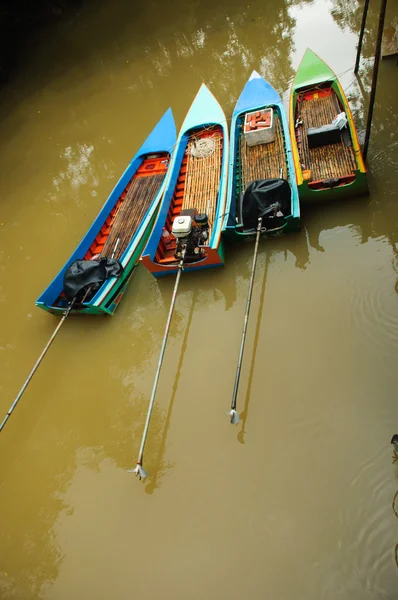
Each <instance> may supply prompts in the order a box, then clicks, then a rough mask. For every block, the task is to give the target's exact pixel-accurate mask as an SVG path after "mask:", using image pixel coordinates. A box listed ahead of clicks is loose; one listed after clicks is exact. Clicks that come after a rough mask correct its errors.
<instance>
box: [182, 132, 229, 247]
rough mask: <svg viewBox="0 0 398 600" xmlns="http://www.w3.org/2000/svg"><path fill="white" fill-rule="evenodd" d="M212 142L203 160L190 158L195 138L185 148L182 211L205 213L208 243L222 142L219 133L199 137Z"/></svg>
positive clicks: (215, 203) (212, 220)
mask: <svg viewBox="0 0 398 600" xmlns="http://www.w3.org/2000/svg"><path fill="white" fill-rule="evenodd" d="M207 138H211V139H212V140H213V141H214V151H213V152H212V153H211V154H210V155H208V156H205V157H203V158H197V157H195V156H192V154H191V151H192V150H193V149H194V147H195V137H193V138H192V139H190V140H189V142H188V144H187V148H186V151H185V153H186V156H187V166H186V180H185V189H184V201H183V204H182V209H187V208H195V209H196V210H197V211H198V212H199V213H205V214H206V215H207V216H208V218H209V237H208V241H207V242H206V243H209V240H210V238H211V232H212V229H213V226H214V220H215V216H216V210H217V198H218V192H219V189H220V178H221V162H222V140H223V136H222V133H221V132H218V131H217V132H214V133H213V134H211V135H209V136H206V137H201V138H200V139H207Z"/></svg>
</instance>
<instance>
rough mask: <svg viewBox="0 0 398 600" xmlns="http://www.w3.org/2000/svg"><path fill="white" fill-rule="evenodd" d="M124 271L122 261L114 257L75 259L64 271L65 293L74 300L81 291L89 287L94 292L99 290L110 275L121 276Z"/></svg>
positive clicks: (69, 298)
mask: <svg viewBox="0 0 398 600" xmlns="http://www.w3.org/2000/svg"><path fill="white" fill-rule="evenodd" d="M122 273H123V266H122V264H121V262H120V261H118V260H115V259H114V258H105V257H104V258H101V259H100V260H99V261H98V260H75V262H73V263H72V264H71V265H70V266H69V267H68V268H67V269H66V271H65V273H64V293H65V296H66V298H67V299H68V300H69V302H70V301H71V300H73V298H75V297H77V296H78V294H79V293H80V292H82V291H83V290H85V289H87V288H88V287H90V288H91V290H92V291H93V292H94V291H96V290H98V289H99V288H100V287H101V285H102V284H103V283H104V281H105V280H106V279H109V277H119V275H121V274H122Z"/></svg>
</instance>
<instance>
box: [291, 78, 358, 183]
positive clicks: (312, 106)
mask: <svg viewBox="0 0 398 600" xmlns="http://www.w3.org/2000/svg"><path fill="white" fill-rule="evenodd" d="M343 110H344V109H343V107H342V106H341V105H340V102H339V100H338V97H337V95H336V93H335V92H334V91H333V90H332V89H331V88H316V89H311V90H306V91H305V92H304V93H302V94H299V96H298V98H297V107H296V115H295V117H296V125H295V131H296V140H297V146H298V151H299V156H300V162H301V165H302V169H303V171H308V172H309V180H310V181H311V182H316V181H321V180H327V179H340V178H350V177H352V178H353V177H354V176H353V171H355V170H356V168H357V166H356V160H355V154H354V150H353V148H352V141H351V137H350V133H349V130H348V129H347V128H344V129H343V130H342V131H339V130H338V128H337V127H334V126H333V125H332V121H333V119H334V118H335V117H336V116H337V115H338V114H339V113H341V112H343ZM309 129H312V130H317V131H316V133H317V132H319V134H320V135H319V141H318V142H317V144H316V146H315V147H310V143H309V139H308V130H309ZM336 130H337V136H336ZM322 132H324V135H323V138H324V141H322ZM309 185H310V186H311V183H310V184H309Z"/></svg>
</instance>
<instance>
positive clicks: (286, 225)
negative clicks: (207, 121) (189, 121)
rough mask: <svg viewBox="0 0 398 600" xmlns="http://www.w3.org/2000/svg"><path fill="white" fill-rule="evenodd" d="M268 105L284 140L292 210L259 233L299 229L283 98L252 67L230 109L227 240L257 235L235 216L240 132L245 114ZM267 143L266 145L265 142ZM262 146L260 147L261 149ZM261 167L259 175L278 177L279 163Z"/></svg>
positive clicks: (225, 232)
mask: <svg viewBox="0 0 398 600" xmlns="http://www.w3.org/2000/svg"><path fill="white" fill-rule="evenodd" d="M267 108H272V109H273V111H274V115H275V119H277V120H278V121H279V127H280V143H281V144H282V141H283V157H282V159H281V167H282V168H283V172H284V176H285V177H286V179H287V181H288V182H289V185H290V189H291V214H289V215H286V216H285V218H284V222H283V224H282V225H281V226H279V227H277V228H275V229H269V230H266V231H264V232H263V233H262V234H261V236H262V237H271V236H279V235H282V234H284V233H291V232H295V231H299V230H300V205H299V199H298V190H297V185H296V177H295V170H294V169H295V168H294V161H293V157H292V149H291V143H290V135H289V127H288V123H287V118H286V113H285V110H284V107H283V103H282V100H281V98H280V96H279V94H278V93H277V92H276V91H275V89H274V88H273V87H272V86H271V85H270V84H269V83H268V82H267V81H266V80H265V79H264V78H263V77H261V76H260V75H259V74H258V73H257V72H256V71H253V73H252V75H251V77H250V79H249V81H248V82H247V84H246V85H245V87H244V89H243V91H242V93H241V95H240V97H239V99H238V101H237V103H236V106H235V109H234V112H233V115H232V123H231V139H230V163H229V169H228V191H227V203H226V210H225V212H226V215H225V219H224V223H223V230H222V236H223V239H224V240H226V241H228V242H241V241H243V240H245V239H251V238H253V237H255V236H256V232H255V231H245V230H244V228H243V226H242V224H240V223H237V220H239V219H238V217H237V215H238V207H237V203H238V201H239V200H238V197H239V189H240V187H241V186H242V183H241V182H240V174H239V173H240V161H241V155H240V141H239V138H240V135H241V134H240V132H241V129H242V123H243V119H244V115H245V114H246V113H252V112H255V111H262V110H265V109H267ZM266 146H268V145H266ZM266 146H264V147H262V146H260V147H259V152H260V153H261V152H263V153H264V154H263V156H264V157H265V160H268V161H269V162H270V161H271V158H270V157H268V158H267V148H266ZM262 148H263V149H262ZM272 168H273V169H274V172H272V170H270V169H271V167H267V166H265V167H264V171H263V172H259V171H257V173H258V175H259V177H258V178H259V179H261V178H264V179H267V178H273V177H279V167H278V168H277V171H278V173H277V172H275V167H272Z"/></svg>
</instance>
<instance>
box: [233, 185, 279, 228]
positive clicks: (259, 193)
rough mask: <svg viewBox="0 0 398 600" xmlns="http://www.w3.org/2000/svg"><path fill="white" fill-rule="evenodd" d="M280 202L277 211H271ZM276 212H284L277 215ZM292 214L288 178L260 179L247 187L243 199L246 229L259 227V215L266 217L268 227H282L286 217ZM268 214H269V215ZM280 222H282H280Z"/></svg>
mask: <svg viewBox="0 0 398 600" xmlns="http://www.w3.org/2000/svg"><path fill="white" fill-rule="evenodd" d="M276 203H278V204H279V206H278V207H277V211H271V212H270V211H269V208H270V206H272V205H274V204H276ZM275 212H280V213H282V216H281V215H279V216H276V215H275ZM290 214H291V189H290V185H289V183H288V182H287V181H286V179H258V180H256V181H253V182H252V183H251V184H250V185H249V186H248V187H247V189H246V191H245V194H244V196H243V200H242V220H241V222H243V228H244V229H257V225H258V219H259V217H265V218H266V220H267V223H264V224H265V225H266V227H267V228H268V229H270V228H274V227H280V226H281V225H282V224H283V222H284V217H286V216H287V215H290ZM267 215H268V216H267ZM279 222H280V223H279Z"/></svg>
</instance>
